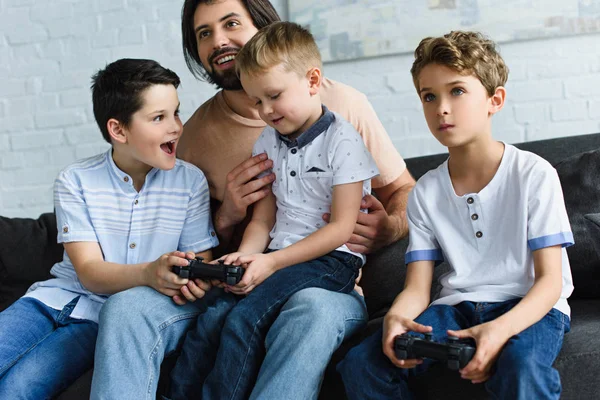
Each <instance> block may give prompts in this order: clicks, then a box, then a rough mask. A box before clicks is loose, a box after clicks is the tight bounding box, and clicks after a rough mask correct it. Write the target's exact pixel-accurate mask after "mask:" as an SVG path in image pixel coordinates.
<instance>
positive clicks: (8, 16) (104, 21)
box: [0, 0, 600, 217]
mask: <svg viewBox="0 0 600 400" xmlns="http://www.w3.org/2000/svg"><path fill="white" fill-rule="evenodd" d="M174 3H176V4H174ZM286 3H287V1H286V0H276V1H273V4H274V5H275V7H276V9H277V10H279V12H280V14H281V15H282V16H285V15H287V7H286ZM180 4H181V2H173V1H172V0H88V1H74V0H47V1H44V2H34V1H33V0H0V215H4V216H23V217H35V216H37V215H38V214H40V213H41V212H47V211H51V210H52V207H53V205H52V185H53V181H54V177H55V176H56V174H57V173H58V171H59V170H60V169H61V168H63V167H64V166H66V165H67V164H69V163H71V162H73V161H74V160H76V159H78V158H83V157H88V156H91V155H94V154H96V153H98V152H100V151H103V150H104V149H106V148H107V146H108V145H107V144H106V143H105V142H104V141H103V139H102V137H101V135H100V132H99V131H98V129H97V127H96V125H95V122H94V119H93V115H92V109H91V100H90V92H89V85H90V77H91V75H92V74H93V73H94V72H95V71H96V70H98V69H99V68H102V67H104V65H105V64H106V63H107V62H110V61H113V60H115V59H117V58H121V57H144V58H152V59H155V60H157V61H159V62H160V63H161V64H163V65H164V66H166V67H168V68H171V69H173V70H174V71H176V72H177V73H178V74H179V75H180V77H181V79H182V85H181V87H180V90H179V96H180V99H181V102H182V118H183V120H186V119H187V118H188V117H189V116H190V115H191V113H192V112H193V111H194V110H195V109H196V107H198V106H199V105H200V104H201V103H202V102H204V101H205V100H206V99H208V98H209V97H210V96H212V95H213V94H214V92H215V91H214V88H213V87H211V86H209V85H207V84H205V83H202V82H198V81H196V80H195V79H194V78H193V77H192V76H191V74H190V73H189V72H188V71H187V68H186V66H185V63H184V61H183V56H182V53H181V40H180V32H179V31H180V13H181V9H180ZM599 39H600V36H599V35H584V36H575V37H567V38H557V39H547V40H536V41H528V42H519V43H506V44H503V45H502V46H501V51H502V54H503V56H504V58H505V59H506V62H507V63H508V65H509V67H510V69H511V73H510V77H509V84H508V85H507V90H508V100H507V103H506V106H505V108H504V110H502V111H501V112H500V114H498V115H497V116H496V117H494V134H495V136H496V137H497V138H499V139H503V140H506V141H508V142H519V141H525V140H537V139H545V138H549V137H559V136H568V135H577V134H583V133H592V132H598V131H600V40H599ZM548 60H552V62H551V63H550V62H548ZM411 63H412V55H411V54H403V55H396V56H389V57H381V58H374V59H366V60H357V61H354V62H340V63H329V64H326V65H325V74H326V75H327V76H329V77H331V78H333V79H336V80H339V81H342V82H345V83H347V84H349V85H351V86H354V87H356V88H357V89H359V90H361V91H362V92H364V93H365V94H367V96H368V97H369V99H370V100H371V102H372V103H373V106H374V107H375V110H376V111H377V113H378V115H379V117H380V119H381V120H382V121H383V123H384V125H385V127H386V128H387V130H388V132H389V134H390V136H391V137H392V140H393V142H394V144H395V145H396V147H397V148H398V149H399V150H400V152H401V154H402V155H403V156H405V157H414V156H418V155H424V154H432V153H437V152H440V151H443V150H444V149H443V148H442V147H441V146H440V145H439V144H438V143H437V141H436V140H435V139H433V137H432V136H431V134H430V133H429V131H428V129H427V125H426V124H425V121H424V119H423V115H422V112H421V108H420V104H419V101H418V98H417V95H416V94H415V91H414V88H413V86H412V80H411V77H410V73H409V69H410V65H411Z"/></svg>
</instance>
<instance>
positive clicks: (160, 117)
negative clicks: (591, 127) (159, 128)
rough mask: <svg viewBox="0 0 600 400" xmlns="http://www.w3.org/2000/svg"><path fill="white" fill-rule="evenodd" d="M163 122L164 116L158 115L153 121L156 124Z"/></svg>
mask: <svg viewBox="0 0 600 400" xmlns="http://www.w3.org/2000/svg"><path fill="white" fill-rule="evenodd" d="M162 120H163V116H162V115H157V116H156V117H154V119H153V120H152V121H154V122H160V121H162Z"/></svg>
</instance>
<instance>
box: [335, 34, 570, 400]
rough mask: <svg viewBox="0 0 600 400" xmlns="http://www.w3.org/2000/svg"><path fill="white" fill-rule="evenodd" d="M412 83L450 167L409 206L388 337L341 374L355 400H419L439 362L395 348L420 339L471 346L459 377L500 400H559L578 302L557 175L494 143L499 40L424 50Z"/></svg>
mask: <svg viewBox="0 0 600 400" xmlns="http://www.w3.org/2000/svg"><path fill="white" fill-rule="evenodd" d="M411 73H412V76H413V80H414V84H415V87H416V89H417V92H418V93H419V97H420V99H421V102H422V104H423V111H424V114H425V119H426V120H427V124H428V126H429V129H430V130H431V132H432V134H433V135H434V136H435V138H436V139H437V140H438V141H439V142H440V143H442V144H443V145H444V146H446V147H447V148H448V152H449V154H450V156H449V158H448V159H447V160H446V161H445V162H444V163H443V164H442V165H440V166H439V167H438V168H437V169H435V170H432V171H429V172H428V173H426V174H425V175H424V176H423V177H422V178H421V179H419V181H418V182H417V185H416V186H415V188H414V190H413V192H412V193H411V195H410V196H409V203H408V208H407V216H408V221H409V240H410V243H409V247H408V249H407V252H406V256H405V261H406V264H407V268H408V269H407V275H406V284H405V288H404V290H403V291H402V292H401V293H400V294H399V295H398V297H397V298H396V300H395V301H394V304H393V305H392V307H391V309H390V310H389V312H388V314H387V315H386V317H385V319H384V324H383V328H382V330H380V331H379V332H377V333H376V334H374V335H373V336H370V337H369V338H367V339H365V340H364V341H363V342H362V343H361V344H360V345H358V346H357V347H355V348H353V349H352V350H351V351H350V352H349V353H348V355H347V356H346V357H345V359H344V360H343V361H342V362H341V363H340V364H339V365H338V370H339V371H340V373H341V374H342V378H343V380H344V385H345V387H346V392H347V394H348V397H349V398H350V399H361V400H362V399H388V398H389V399H392V398H393V399H398V398H402V399H408V398H412V393H411V392H410V390H409V389H408V384H407V381H408V380H409V379H410V378H411V377H412V376H415V375H419V374H422V373H423V372H425V371H426V370H427V369H428V368H429V367H430V366H431V365H432V364H433V363H434V362H435V360H432V359H422V360H399V359H397V358H396V355H395V353H394V339H395V338H396V337H397V336H398V335H401V334H403V333H407V332H413V334H415V335H420V334H424V333H431V334H432V335H433V340H434V341H445V340H446V338H447V336H455V337H458V338H472V339H473V340H474V341H475V342H476V347H477V350H476V352H475V354H474V356H473V359H472V360H471V361H470V362H469V363H468V364H467V365H466V366H465V367H464V368H463V369H461V370H460V376H461V378H463V379H468V380H470V381H471V382H472V383H484V384H485V388H486V390H487V391H488V392H489V393H491V394H492V395H493V397H494V398H498V399H523V400H525V399H542V398H543V399H558V398H559V396H560V391H561V385H560V377H559V375H558V372H557V371H556V370H555V369H554V368H552V364H553V363H554V360H555V359H556V357H557V355H558V352H559V351H560V348H561V346H562V341H563V335H564V334H565V333H566V332H568V331H569V327H570V320H569V315H570V309H569V305H568V303H567V298H568V297H569V295H570V294H571V293H572V291H573V283H572V279H571V271H570V267H569V260H568V259H567V254H566V251H565V247H566V246H570V245H572V244H573V235H572V233H571V228H570V225H569V220H568V217H567V212H566V209H565V205H564V200H563V195H562V189H561V187H560V182H559V179H558V175H557V173H556V171H555V170H554V168H553V167H552V166H551V165H550V164H549V163H548V162H547V161H545V160H544V159H542V158H541V157H539V156H537V155H535V154H532V153H529V152H526V151H521V150H518V149H517V148H516V147H514V146H511V145H509V144H505V143H502V142H498V141H495V140H493V139H492V136H491V117H492V115H494V114H495V113H497V112H498V111H500V110H501V109H502V107H503V105H504V99H505V95H506V89H505V88H504V85H505V83H506V80H507V77H508V68H507V67H506V65H505V64H504V61H503V60H502V58H501V57H500V55H499V54H498V53H497V52H496V49H495V45H494V43H493V42H492V41H491V40H488V39H486V38H485V37H483V36H482V35H480V34H478V33H473V32H451V33H449V34H447V35H445V36H443V37H437V38H426V39H423V40H422V41H421V43H420V44H419V46H418V47H417V49H416V50H415V61H414V63H413V67H412V69H411ZM444 260H445V261H447V262H448V264H449V265H450V267H451V270H450V272H448V273H447V274H445V275H443V276H442V277H441V278H440V283H441V286H442V290H441V293H440V295H439V297H438V298H437V299H436V300H435V301H434V302H433V303H431V304H429V302H430V299H429V296H430V289H431V281H432V276H433V269H434V266H435V265H436V264H438V263H439V262H441V261H444ZM432 384H435V382H432Z"/></svg>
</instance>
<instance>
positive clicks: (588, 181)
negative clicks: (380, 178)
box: [361, 133, 600, 317]
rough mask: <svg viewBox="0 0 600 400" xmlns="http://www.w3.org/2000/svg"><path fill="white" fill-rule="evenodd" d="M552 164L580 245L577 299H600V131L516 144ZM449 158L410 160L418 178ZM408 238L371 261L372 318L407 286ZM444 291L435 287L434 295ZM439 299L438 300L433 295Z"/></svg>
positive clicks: (575, 254) (573, 252)
mask: <svg viewBox="0 0 600 400" xmlns="http://www.w3.org/2000/svg"><path fill="white" fill-rule="evenodd" d="M515 146H517V147H518V148H520V149H523V150H527V151H531V152H533V153H536V154H538V155H539V156H541V157H543V158H545V159H546V160H548V161H549V162H550V163H551V164H552V165H553V166H555V168H556V169H557V172H558V174H559V177H560V179H561V185H562V188H563V193H564V195H565V204H566V206H567V212H568V214H569V220H570V222H571V228H572V230H573V235H574V237H575V243H576V244H575V245H574V246H571V247H569V248H568V249H567V252H568V254H569V260H570V263H571V271H572V274H573V281H574V285H575V292H574V293H573V296H572V297H588V298H589V297H593V298H598V297H600V256H599V255H598V254H597V253H596V251H595V250H594V245H593V241H594V240H599V241H600V238H598V237H595V238H594V237H592V235H590V233H589V232H590V230H589V228H588V226H587V224H589V221H586V219H585V218H584V215H585V214H590V213H598V212H600V133H596V134H590V135H579V136H571V137H564V138H557V139H548V140H540V141H534V142H526V143H519V144H516V145H515ZM447 157H448V154H447V153H446V154H435V155H431V156H423V157H416V158H409V159H406V160H405V161H406V165H407V168H408V170H409V171H410V172H411V174H412V175H413V176H414V178H415V179H418V178H420V177H421V176H422V175H423V174H425V173H426V172H427V171H429V170H431V169H433V168H436V167H437V166H438V165H440V164H441V163H442V162H444V160H446V158H447ZM407 245H408V240H407V239H403V240H401V241H399V242H397V243H394V244H392V245H390V246H388V247H386V248H384V249H382V250H380V251H379V252H377V253H375V254H372V255H369V256H368V257H367V264H366V265H365V267H364V268H363V277H362V280H361V286H362V288H363V290H364V293H365V299H366V302H367V308H368V310H369V313H370V314H371V316H372V317H374V316H380V315H382V314H383V313H384V312H385V310H386V309H387V307H389V305H391V303H392V301H393V300H394V298H395V297H396V295H397V294H398V293H399V292H400V291H401V290H402V288H403V286H404V278H405V273H406V267H405V265H404V253H405V252H406V247H407ZM447 270H448V266H447V265H446V264H441V265H439V266H438V267H436V271H435V276H434V279H435V282H437V278H438V277H439V276H440V275H441V274H443V273H445V272H446V271H447ZM438 291H439V287H438V286H437V285H433V287H432V296H435V295H436V294H437V292H438ZM432 298H433V297H432Z"/></svg>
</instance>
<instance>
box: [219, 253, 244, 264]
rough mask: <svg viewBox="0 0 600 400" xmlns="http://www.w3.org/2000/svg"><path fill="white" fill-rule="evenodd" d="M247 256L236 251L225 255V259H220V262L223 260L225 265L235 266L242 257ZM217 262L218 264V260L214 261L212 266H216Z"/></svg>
mask: <svg viewBox="0 0 600 400" xmlns="http://www.w3.org/2000/svg"><path fill="white" fill-rule="evenodd" d="M245 255H246V253H242V252H241V251H236V252H233V253H229V254H225V255H224V256H223V257H221V258H219V260H223V263H224V264H225V265H231V264H234V263H235V262H236V261H237V259H238V258H240V257H241V256H245ZM217 262H218V260H217V261H213V262H212V263H211V264H216V263H217ZM236 265H237V264H236Z"/></svg>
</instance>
